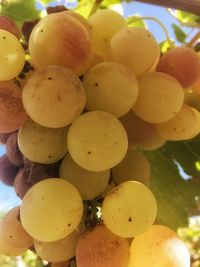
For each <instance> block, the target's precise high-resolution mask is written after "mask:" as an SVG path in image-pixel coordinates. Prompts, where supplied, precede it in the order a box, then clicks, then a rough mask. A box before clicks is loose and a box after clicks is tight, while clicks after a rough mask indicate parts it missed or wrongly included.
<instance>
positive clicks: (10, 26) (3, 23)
mask: <svg viewBox="0 0 200 267" xmlns="http://www.w3.org/2000/svg"><path fill="white" fill-rule="evenodd" d="M0 29H1V30H5V31H8V32H10V33H12V34H13V35H15V36H16V37H17V39H20V37H21V32H20V30H19V28H18V27H17V25H16V23H15V22H14V20H12V19H11V18H9V17H7V16H0Z"/></svg>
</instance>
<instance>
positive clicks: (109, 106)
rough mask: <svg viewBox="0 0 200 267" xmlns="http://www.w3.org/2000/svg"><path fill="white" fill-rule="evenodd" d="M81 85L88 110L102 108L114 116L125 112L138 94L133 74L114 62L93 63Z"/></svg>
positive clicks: (131, 105) (119, 115)
mask: <svg viewBox="0 0 200 267" xmlns="http://www.w3.org/2000/svg"><path fill="white" fill-rule="evenodd" d="M83 85H84V87H85V90H86V108H87V109H88V110H103V111H106V112H109V113H112V114H113V115H115V116H116V117H121V116H123V115H124V114H126V113H127V112H128V111H129V110H130V109H131V108H132V107H133V105H134V104H135V101H136V99H137V96H138V83H137V80H136V78H135V75H134V74H133V73H132V72H131V71H130V70H129V69H128V68H126V67H125V66H123V65H121V64H119V63H115V62H103V63H100V64H97V65H95V66H94V67H93V68H92V69H90V70H89V71H88V72H87V73H86V74H85V76H84V79H83Z"/></svg>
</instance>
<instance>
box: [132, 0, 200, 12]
mask: <svg viewBox="0 0 200 267" xmlns="http://www.w3.org/2000/svg"><path fill="white" fill-rule="evenodd" d="M134 1H136V2H142V3H146V4H153V5H158V6H164V7H167V8H174V9H180V10H182V11H185V12H189V13H193V14H195V15H197V16H200V0H134Z"/></svg>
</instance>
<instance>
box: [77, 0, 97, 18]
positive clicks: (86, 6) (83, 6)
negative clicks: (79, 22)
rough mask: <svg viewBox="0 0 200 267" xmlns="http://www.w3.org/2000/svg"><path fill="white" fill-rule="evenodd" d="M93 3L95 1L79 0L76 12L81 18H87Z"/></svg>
mask: <svg viewBox="0 0 200 267" xmlns="http://www.w3.org/2000/svg"><path fill="white" fill-rule="evenodd" d="M94 3H95V0H79V1H78V5H77V6H76V11H77V12H78V13H79V14H81V15H82V16H83V17H85V18H88V16H89V14H90V12H91V10H92V8H93V5H94Z"/></svg>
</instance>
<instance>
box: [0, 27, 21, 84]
mask: <svg viewBox="0 0 200 267" xmlns="http://www.w3.org/2000/svg"><path fill="white" fill-rule="evenodd" d="M24 63H25V53H24V49H23V47H22V45H21V43H20V41H19V40H18V39H17V38H16V37H15V36H14V35H13V34H12V33H10V32H8V31H5V30H1V29H0V81H8V80H11V79H13V78H15V77H17V75H18V74H19V73H20V72H21V70H22V69H23V66H24Z"/></svg>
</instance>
